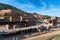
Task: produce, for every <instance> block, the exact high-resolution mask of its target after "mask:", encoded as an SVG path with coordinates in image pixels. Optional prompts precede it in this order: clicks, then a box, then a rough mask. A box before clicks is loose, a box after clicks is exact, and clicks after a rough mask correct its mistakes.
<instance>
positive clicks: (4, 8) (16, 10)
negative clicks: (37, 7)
mask: <svg viewBox="0 0 60 40" xmlns="http://www.w3.org/2000/svg"><path fill="white" fill-rule="evenodd" d="M6 9H12V10H13V11H15V12H17V13H20V12H21V13H23V14H25V13H28V12H25V11H23V10H21V9H17V8H16V7H13V6H11V5H8V4H3V3H0V10H6ZM43 16H44V17H45V18H47V19H49V18H50V16H47V15H43Z"/></svg>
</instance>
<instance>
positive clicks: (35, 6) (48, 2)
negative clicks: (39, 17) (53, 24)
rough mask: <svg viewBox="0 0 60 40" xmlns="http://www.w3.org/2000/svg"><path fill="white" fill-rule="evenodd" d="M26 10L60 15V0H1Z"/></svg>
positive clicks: (0, 1)
mask: <svg viewBox="0 0 60 40" xmlns="http://www.w3.org/2000/svg"><path fill="white" fill-rule="evenodd" d="M0 3H5V4H9V5H12V6H14V7H16V8H19V9H21V10H23V11H26V12H31V13H33V12H36V13H38V14H43V15H50V16H58V17H60V0H0Z"/></svg>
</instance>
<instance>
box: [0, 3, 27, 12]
mask: <svg viewBox="0 0 60 40" xmlns="http://www.w3.org/2000/svg"><path fill="white" fill-rule="evenodd" d="M4 9H12V10H14V11H16V12H23V13H27V12H24V11H22V10H20V9H17V8H16V7H13V6H11V5H8V4H3V3H0V10H4Z"/></svg>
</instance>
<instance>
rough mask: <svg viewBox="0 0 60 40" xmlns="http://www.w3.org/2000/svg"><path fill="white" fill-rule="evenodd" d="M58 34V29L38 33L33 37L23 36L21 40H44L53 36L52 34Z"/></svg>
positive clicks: (59, 32)
mask: <svg viewBox="0 0 60 40" xmlns="http://www.w3.org/2000/svg"><path fill="white" fill-rule="evenodd" d="M59 34H60V30H59V31H54V32H50V33H46V34H42V35H38V36H34V37H29V38H25V39H22V40H46V39H47V38H50V37H53V36H55V35H59Z"/></svg>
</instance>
